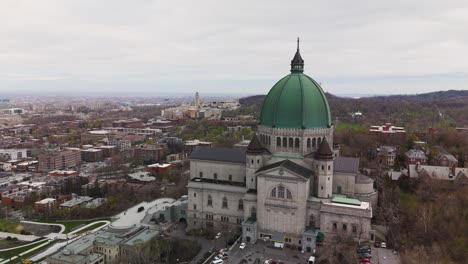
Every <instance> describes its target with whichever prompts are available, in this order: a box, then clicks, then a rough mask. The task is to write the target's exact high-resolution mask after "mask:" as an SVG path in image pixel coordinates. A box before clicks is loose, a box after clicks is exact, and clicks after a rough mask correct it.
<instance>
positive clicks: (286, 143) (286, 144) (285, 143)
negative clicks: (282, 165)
mask: <svg viewBox="0 0 468 264" xmlns="http://www.w3.org/2000/svg"><path fill="white" fill-rule="evenodd" d="M287 147H288V139H287V138H285V137H284V138H283V148H287Z"/></svg>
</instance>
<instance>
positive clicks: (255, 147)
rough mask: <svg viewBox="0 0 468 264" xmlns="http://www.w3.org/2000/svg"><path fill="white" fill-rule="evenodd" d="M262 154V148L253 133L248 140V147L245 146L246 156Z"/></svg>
mask: <svg viewBox="0 0 468 264" xmlns="http://www.w3.org/2000/svg"><path fill="white" fill-rule="evenodd" d="M262 153H263V146H262V143H260V140H259V139H258V136H257V133H255V134H254V135H253V137H252V140H250V143H249V145H248V146H247V154H262Z"/></svg>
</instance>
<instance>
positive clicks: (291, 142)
mask: <svg viewBox="0 0 468 264" xmlns="http://www.w3.org/2000/svg"><path fill="white" fill-rule="evenodd" d="M293 144H294V142H293V138H289V147H290V148H292V147H293Z"/></svg>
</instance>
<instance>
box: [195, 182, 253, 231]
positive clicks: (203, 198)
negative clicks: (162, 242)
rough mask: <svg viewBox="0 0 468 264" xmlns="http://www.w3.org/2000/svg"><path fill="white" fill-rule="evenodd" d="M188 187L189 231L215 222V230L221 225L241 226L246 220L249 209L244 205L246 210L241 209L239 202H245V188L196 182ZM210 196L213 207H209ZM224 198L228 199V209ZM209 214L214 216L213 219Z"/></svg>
mask: <svg viewBox="0 0 468 264" xmlns="http://www.w3.org/2000/svg"><path fill="white" fill-rule="evenodd" d="M187 187H188V196H189V203H188V208H187V211H188V213H187V216H188V217H187V223H188V225H189V229H191V228H194V227H205V226H206V221H210V222H213V223H214V227H215V228H217V227H218V224H220V223H225V224H234V225H239V226H240V224H241V221H242V220H243V219H244V210H246V208H247V207H246V205H245V204H244V206H243V208H244V209H242V210H241V209H239V201H241V200H242V202H244V201H243V198H244V195H245V187H238V186H231V185H224V184H223V185H221V184H212V183H211V184H210V183H195V182H190V183H189V185H188V186H187ZM209 196H211V201H212V202H211V204H212V205H211V206H210V205H208V200H209ZM224 198H226V199H227V208H224V207H223V199H224ZM207 214H208V215H210V216H212V218H213V219H211V218H210V216H207ZM207 218H208V219H207ZM226 219H227V220H226Z"/></svg>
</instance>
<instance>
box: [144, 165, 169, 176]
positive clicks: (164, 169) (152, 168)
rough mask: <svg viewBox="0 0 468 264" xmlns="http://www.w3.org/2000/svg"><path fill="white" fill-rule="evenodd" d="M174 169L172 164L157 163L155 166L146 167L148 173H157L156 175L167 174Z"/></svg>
mask: <svg viewBox="0 0 468 264" xmlns="http://www.w3.org/2000/svg"><path fill="white" fill-rule="evenodd" d="M173 167H174V165H172V164H159V163H155V164H151V165H148V166H146V171H148V172H152V173H155V174H163V173H165V172H168V171H170V170H171V169H172V168H173Z"/></svg>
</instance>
